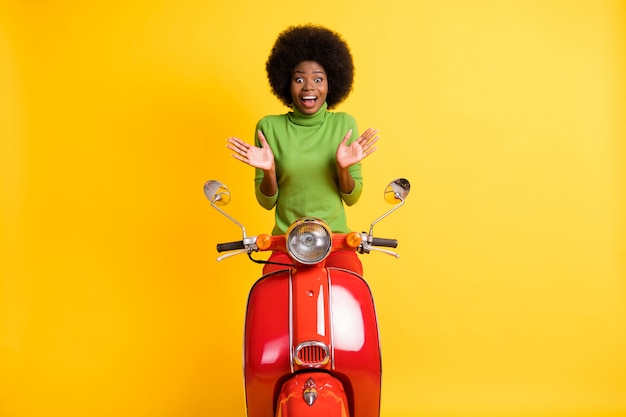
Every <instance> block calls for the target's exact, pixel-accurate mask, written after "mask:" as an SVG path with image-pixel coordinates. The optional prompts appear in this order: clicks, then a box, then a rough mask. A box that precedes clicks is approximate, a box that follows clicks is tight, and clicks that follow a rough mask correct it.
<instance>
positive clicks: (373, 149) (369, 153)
mask: <svg viewBox="0 0 626 417" xmlns="http://www.w3.org/2000/svg"><path fill="white" fill-rule="evenodd" d="M377 149H378V147H377V146H375V147H373V148H371V149H368V150H367V151H363V158H366V157H368V156H370V155H371V154H373V153H374V152H375V151H376V150H377Z"/></svg>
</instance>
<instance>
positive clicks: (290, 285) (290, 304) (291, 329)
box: [289, 269, 295, 374]
mask: <svg viewBox="0 0 626 417" xmlns="http://www.w3.org/2000/svg"><path fill="white" fill-rule="evenodd" d="M293 353H294V352H293V276H292V269H290V270H289V367H290V368H291V373H292V374H293V373H294V372H295V369H294V366H293Z"/></svg>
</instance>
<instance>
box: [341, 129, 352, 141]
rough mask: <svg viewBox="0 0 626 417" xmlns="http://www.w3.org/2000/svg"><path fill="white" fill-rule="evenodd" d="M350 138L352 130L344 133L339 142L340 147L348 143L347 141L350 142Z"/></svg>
mask: <svg viewBox="0 0 626 417" xmlns="http://www.w3.org/2000/svg"><path fill="white" fill-rule="evenodd" d="M351 136H352V129H350V130H348V133H346V135H345V136H344V137H343V139H342V140H341V143H340V145H345V144H346V143H348V141H349V140H350V137H351Z"/></svg>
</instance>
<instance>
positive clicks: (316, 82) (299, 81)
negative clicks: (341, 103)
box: [291, 61, 328, 114]
mask: <svg viewBox="0 0 626 417" xmlns="http://www.w3.org/2000/svg"><path fill="white" fill-rule="evenodd" d="M327 95H328V80H327V79H326V72H325V71H324V68H323V67H322V66H321V65H320V64H318V63H317V62H315V61H302V62H301V63H299V64H298V65H296V67H295V68H294V69H293V76H292V78H291V98H292V99H293V105H294V106H296V107H297V108H298V110H300V111H301V112H302V113H304V114H314V113H315V112H317V111H318V110H319V109H320V107H322V105H323V104H324V103H325V102H326V96H327Z"/></svg>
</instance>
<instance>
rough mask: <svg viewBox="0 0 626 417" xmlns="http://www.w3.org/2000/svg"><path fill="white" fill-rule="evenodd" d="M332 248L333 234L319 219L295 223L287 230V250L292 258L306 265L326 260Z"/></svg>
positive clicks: (301, 220)
mask: <svg viewBox="0 0 626 417" xmlns="http://www.w3.org/2000/svg"><path fill="white" fill-rule="evenodd" d="M331 246H332V233H331V231H330V229H329V228H328V226H327V225H326V224H325V223H324V222H322V221H321V220H318V219H312V218H306V219H300V220H297V221H296V222H294V223H293V224H292V225H291V226H290V227H289V230H287V250H288V251H289V254H290V255H291V257H292V258H293V259H294V260H296V261H297V262H300V263H302V264H306V265H312V264H316V263H318V262H321V261H322V260H324V259H325V258H326V257H327V256H328V254H330V249H331Z"/></svg>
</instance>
